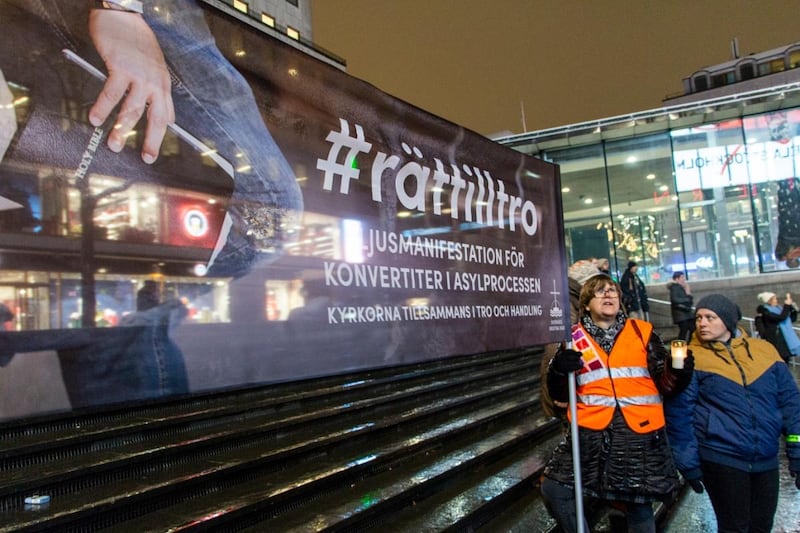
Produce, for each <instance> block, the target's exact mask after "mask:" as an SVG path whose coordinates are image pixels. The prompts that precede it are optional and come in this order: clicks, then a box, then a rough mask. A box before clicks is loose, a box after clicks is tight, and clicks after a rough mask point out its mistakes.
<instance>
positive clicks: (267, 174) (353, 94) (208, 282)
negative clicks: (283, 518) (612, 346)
mask: <svg viewBox="0 0 800 533" xmlns="http://www.w3.org/2000/svg"><path fill="white" fill-rule="evenodd" d="M90 4H91V3H90V2H86V1H85V0H58V1H55V0H34V1H28V0H25V1H22V0H19V1H18V0H3V1H0V21H1V22H2V27H3V32H2V34H1V35H0V75H2V78H0V155H2V161H1V162H0V269H1V270H0V302H2V305H3V308H0V319H2V320H3V328H2V331H0V365H2V367H0V419H9V418H19V417H27V416H32V415H36V414H40V413H46V412H53V411H60V410H69V409H76V408H85V407H92V406H98V405H108V404H112V403H118V402H130V401H139V400H143V399H150V398H158V397H162V396H171V395H181V394H191V393H196V392H202V391H209V390H216V389H222V388H234V387H244V386H250V385H253V384H260V383H268V382H277V381H287V380H297V379H303V378H307V377H314V376H321V375H329V374H333V373H341V372H346V371H350V370H355V369H363V368H373V367H381V366H387V365H398V364H403V363H408V362H414V361H424V360H431V359H435V358H442V357H447V356H452V355H457V354H468V353H481V352H488V351H496V350H505V349H514V348H518V347H523V346H531V345H541V344H545V343H548V342H552V341H557V340H562V339H564V338H565V337H566V335H567V332H568V330H569V324H568V320H569V319H568V317H569V313H568V299H567V292H566V286H567V284H566V268H565V262H566V258H565V252H564V234H563V227H562V213H561V204H560V197H559V194H560V185H559V175H558V168H557V167H556V166H554V165H551V164H548V163H545V162H543V161H540V160H537V159H533V158H530V157H527V156H525V155H523V154H520V153H519V152H516V151H513V150H511V149H508V148H505V147H502V146H499V145H497V144H496V143H494V142H492V141H490V140H489V139H487V138H485V137H483V136H481V135H478V134H476V133H474V132H471V131H469V130H466V129H464V128H462V127H459V126H458V125H456V124H453V123H450V122H448V121H446V120H443V119H441V118H438V117H436V116H433V115H431V114H430V113H427V112H425V111H422V110H420V109H418V108H416V107H414V106H412V105H409V104H408V103H405V102H402V101H400V100H398V99H396V98H393V97H392V96H390V95H388V94H386V93H384V92H382V91H380V90H378V89H376V88H375V87H374V86H372V85H370V84H368V83H365V82H364V81H361V80H358V79H355V78H353V77H351V76H349V75H347V74H346V73H344V72H342V71H341V70H339V69H337V68H335V67H333V66H331V65H328V64H326V63H324V62H322V61H319V60H317V59H315V58H313V57H311V56H309V55H307V54H304V53H302V52H300V51H299V50H298V49H296V48H294V47H292V46H289V45H288V44H286V43H283V42H281V41H280V40H278V39H275V38H274V37H270V36H269V35H268V34H267V33H265V32H264V31H263V30H262V29H260V28H259V27H258V24H257V23H256V22H255V21H254V20H251V21H250V23H244V22H243V21H242V20H240V19H239V18H238V17H236V16H233V15H232V14H231V13H227V12H225V11H223V10H222V9H223V8H218V7H211V6H208V5H205V4H203V3H198V2H194V1H190V0H171V1H163V2H159V1H149V2H143V9H144V11H143V13H142V15H139V14H136V13H130V12H123V11H116V10H108V9H90ZM399 74H400V75H402V73H399ZM420 83H425V80H420ZM476 105H477V104H476Z"/></svg>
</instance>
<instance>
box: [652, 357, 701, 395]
mask: <svg viewBox="0 0 800 533" xmlns="http://www.w3.org/2000/svg"><path fill="white" fill-rule="evenodd" d="M693 373H694V354H692V351H691V350H688V351H687V352H686V359H684V360H683V368H672V361H671V359H667V360H666V361H665V364H664V372H663V374H661V380H660V381H659V390H660V391H661V393H662V394H663V395H664V396H665V397H667V398H669V397H672V396H675V395H677V394H679V393H680V392H681V391H683V389H685V388H686V387H688V386H689V383H690V382H691V381H692V374H693Z"/></svg>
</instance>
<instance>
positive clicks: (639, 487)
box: [541, 274, 693, 533]
mask: <svg viewBox="0 0 800 533" xmlns="http://www.w3.org/2000/svg"><path fill="white" fill-rule="evenodd" d="M620 293H621V291H620V288H619V286H618V285H617V284H616V283H615V282H614V280H613V279H611V277H609V276H607V275H605V274H600V275H594V276H592V277H590V278H589V279H588V280H587V281H586V282H585V283H584V284H583V287H582V288H581V292H580V298H579V312H580V316H579V318H578V323H577V324H576V325H574V326H573V328H572V341H573V342H572V346H573V348H575V349H569V348H566V347H565V346H561V348H560V349H559V350H558V352H557V353H556V355H555V357H554V358H553V360H552V362H551V364H550V367H549V370H548V372H547V379H546V381H547V387H548V388H549V391H550V395H551V397H552V399H553V400H554V401H555V402H561V403H562V404H566V402H568V401H569V381H568V380H569V375H570V373H571V372H575V379H576V382H577V383H576V388H577V398H578V400H577V404H576V411H577V421H576V424H577V427H578V439H579V442H580V446H579V447H580V465H579V466H580V472H581V480H582V489H583V494H584V495H586V496H587V497H589V498H597V499H601V500H606V501H612V502H615V503H616V504H620V505H622V506H623V507H624V510H625V511H624V512H625V515H626V518H627V522H628V531H629V532H648V533H655V519H654V516H653V506H652V503H653V502H654V501H656V500H662V499H665V498H667V497H668V496H670V495H671V494H672V492H673V491H674V490H675V489H676V488H677V487H678V486H679V481H678V473H677V470H676V469H675V464H674V462H673V458H672V452H671V451H670V448H669V444H668V442H667V434H666V429H665V427H664V424H665V421H664V410H663V406H662V400H661V395H662V394H663V395H668V394H675V393H677V392H679V391H680V390H682V388H683V387H685V386H686V384H687V383H688V382H689V381H690V379H691V375H692V367H693V361H692V358H691V356H690V357H689V358H688V359H687V360H686V364H685V367H684V368H683V369H673V368H671V367H670V365H669V363H668V361H669V360H670V358H669V354H668V352H667V350H666V348H665V347H664V344H663V343H662V342H661V339H660V338H659V337H658V335H657V334H656V333H655V332H654V331H653V325H652V324H650V323H649V322H645V321H642V320H637V319H629V318H628V317H627V316H626V314H625V311H624V310H623V309H622V307H621V306H620ZM579 350H580V351H579ZM568 416H570V415H569V413H568ZM571 431H572V429H571V426H568V427H566V429H565V433H564V438H563V439H562V440H561V442H560V443H559V444H558V446H557V447H556V449H555V451H554V452H553V455H552V456H551V458H550V460H549V461H548V462H547V465H546V466H545V470H544V476H543V479H542V485H541V491H542V496H543V498H544V501H545V504H546V506H547V509H548V511H549V512H550V514H551V515H552V516H553V517H554V518H555V519H556V521H557V522H558V524H559V526H561V528H562V529H563V530H564V531H566V532H572V531H576V530H577V521H578V520H584V524H585V518H584V517H577V516H576V508H575V489H574V485H575V479H574V472H575V470H574V469H575V467H574V466H573V460H572V442H571ZM584 529H585V530H586V531H589V529H588V525H585V528H584Z"/></svg>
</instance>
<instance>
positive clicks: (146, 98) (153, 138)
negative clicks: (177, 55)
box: [89, 9, 175, 164]
mask: <svg viewBox="0 0 800 533" xmlns="http://www.w3.org/2000/svg"><path fill="white" fill-rule="evenodd" d="M89 33H90V34H91V37H92V42H93V43H94V46H95V48H97V52H98V53H99V54H100V57H101V58H103V61H104V62H105V65H106V69H107V70H108V79H107V80H106V83H105V86H104V87H103V90H102V91H101V93H100V95H99V96H98V97H97V101H96V102H95V104H94V106H92V108H91V110H90V111H89V120H90V122H91V123H92V125H94V126H99V125H101V124H102V123H103V122H105V120H106V119H107V118H108V116H109V114H110V113H111V111H112V110H113V109H114V107H115V106H116V105H117V104H119V103H120V102H122V104H121V106H120V109H119V113H118V115H117V118H116V122H115V125H114V129H113V131H112V132H111V133H110V134H109V137H108V147H109V148H110V149H111V150H113V151H114V152H119V151H120V150H122V147H123V146H124V145H125V139H126V137H127V135H128V134H129V133H130V131H131V130H132V129H133V128H134V126H136V123H137V122H139V119H140V118H141V117H142V115H143V114H145V113H146V115H147V128H146V130H145V137H144V143H143V146H142V160H143V161H144V162H145V163H148V164H150V163H153V162H154V161H155V160H156V158H157V157H158V151H159V148H160V147H161V141H162V140H163V139H164V133H165V132H166V129H167V125H168V124H171V123H172V122H174V121H175V110H174V108H173V105H172V87H171V83H170V75H169V71H168V70H167V65H166V62H165V61H164V54H163V53H162V51H161V47H160V46H159V44H158V41H157V40H156V37H155V35H154V34H153V32H152V30H151V29H150V27H149V26H148V25H147V23H146V22H145V20H144V19H143V18H142V16H141V15H139V14H136V13H129V12H124V11H114V10H108V9H93V10H91V13H90V15H89Z"/></svg>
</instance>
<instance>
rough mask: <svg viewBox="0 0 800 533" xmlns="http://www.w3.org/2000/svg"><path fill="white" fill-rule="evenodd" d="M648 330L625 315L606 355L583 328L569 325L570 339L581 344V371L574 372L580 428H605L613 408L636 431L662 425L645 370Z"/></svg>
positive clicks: (661, 412)
mask: <svg viewBox="0 0 800 533" xmlns="http://www.w3.org/2000/svg"><path fill="white" fill-rule="evenodd" d="M634 322H635V326H636V327H634ZM637 328H638V332H637ZM652 331H653V326H652V324H650V323H649V322H643V321H641V320H635V319H628V321H627V322H626V323H625V326H624V327H623V328H622V331H621V332H620V333H619V335H617V340H616V342H615V343H614V348H613V349H612V350H611V354H607V353H606V352H605V351H604V350H603V349H602V348H601V347H600V346H599V345H598V344H597V342H595V340H594V339H593V338H592V337H591V336H590V335H589V334H588V333H587V332H586V330H584V329H583V327H582V326H580V325H576V326H574V328H573V339H579V341H578V342H576V344H581V342H582V348H577V347H576V348H575V349H580V351H582V352H583V369H581V370H580V371H579V372H577V373H576V380H577V381H576V392H577V395H578V403H577V406H576V407H577V414H578V425H579V426H580V427H584V428H588V429H595V430H601V429H605V428H606V427H608V425H609V424H610V423H611V418H612V417H613V415H614V409H616V408H617V407H619V408H620V410H621V411H622V415H623V417H624V418H625V422H627V424H628V427H630V428H631V429H632V430H633V431H635V432H637V433H649V432H650V431H654V430H656V429H660V428H662V427H664V423H665V422H664V409H663V407H662V405H661V395H660V394H659V392H658V389H657V388H656V384H655V382H654V381H653V379H652V378H651V377H650V372H649V371H648V370H647V346H646V344H647V339H649V338H650V334H651V332H652ZM640 334H641V335H640ZM587 341H588V342H587ZM589 345H590V346H591V348H589ZM584 348H585V349H584ZM570 420H571V418H570Z"/></svg>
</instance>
